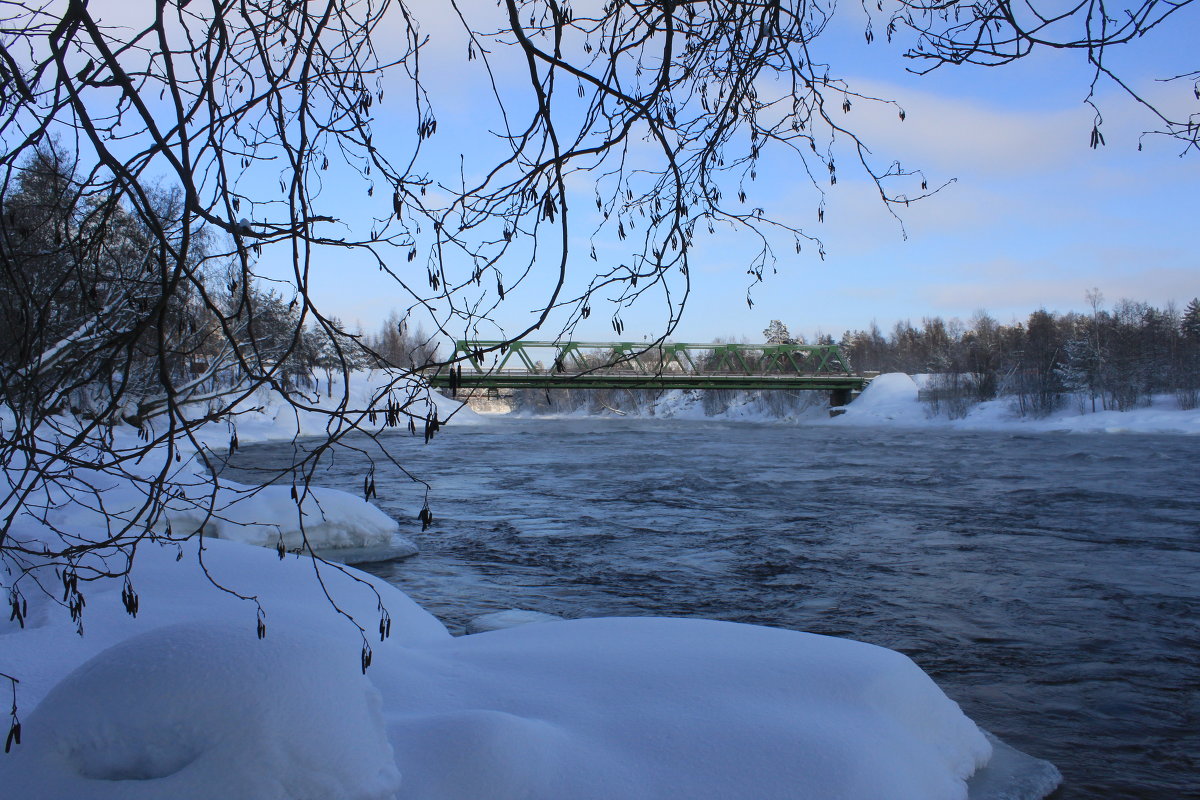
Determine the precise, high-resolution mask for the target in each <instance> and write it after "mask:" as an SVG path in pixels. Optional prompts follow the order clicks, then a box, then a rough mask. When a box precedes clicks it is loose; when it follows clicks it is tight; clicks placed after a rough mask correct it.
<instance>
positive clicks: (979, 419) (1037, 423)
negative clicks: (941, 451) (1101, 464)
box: [829, 373, 1200, 434]
mask: <svg viewBox="0 0 1200 800" xmlns="http://www.w3.org/2000/svg"><path fill="white" fill-rule="evenodd" d="M915 377H916V378H917V379H927V378H928V377H929V376H915ZM918 387H919V383H918V381H917V380H914V379H913V378H912V377H909V376H908V375H905V374H903V373H890V374H887V375H880V376H879V377H877V378H875V379H874V380H872V381H871V383H870V384H869V385H868V386H867V388H866V390H865V391H864V392H863V393H862V394H861V395H860V396H859V397H858V398H857V399H855V400H854V402H852V403H850V405H848V406H846V407H845V413H844V414H842V415H841V416H838V417H834V418H833V419H831V420H829V422H830V423H831V424H836V425H898V426H904V427H929V426H936V427H941V428H951V429H957V430H1021V431H1025V432H1037V433H1049V432H1069V433H1185V434H1200V409H1195V410H1191V411H1182V410H1180V409H1179V404H1178V403H1177V402H1176V400H1175V398H1174V397H1173V396H1170V395H1160V396H1157V397H1155V398H1153V401H1152V403H1151V405H1150V406H1149V407H1147V408H1137V409H1132V410H1130V411H1098V412H1094V413H1093V412H1090V411H1089V412H1085V411H1084V410H1082V409H1081V408H1079V406H1078V404H1072V403H1068V404H1067V406H1066V407H1064V408H1062V409H1060V410H1058V411H1056V412H1054V413H1053V414H1050V415H1048V416H1046V417H1021V416H1019V414H1018V413H1017V411H1016V410H1015V408H1014V401H1013V399H1012V398H1011V397H1005V398H1000V399H998V400H992V401H989V402H986V403H980V404H979V405H977V406H974V407H973V408H971V409H970V411H969V412H968V413H967V415H966V416H965V417H964V418H962V419H957V420H949V419H947V418H945V417H931V416H930V415H929V412H928V410H927V407H926V405H925V404H924V403H922V402H920V401H919V400H918V399H917V391H918Z"/></svg>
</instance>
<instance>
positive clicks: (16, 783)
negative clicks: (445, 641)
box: [0, 623, 400, 800]
mask: <svg viewBox="0 0 1200 800" xmlns="http://www.w3.org/2000/svg"><path fill="white" fill-rule="evenodd" d="M245 633H246V631H245V630H244V629H243V628H242V627H240V626H233V625H228V624H225V625H222V624H212V623H207V624H198V623H182V624H176V625H169V626H166V627H162V628H158V629H155V630H152V631H149V632H147V633H144V634H141V635H138V636H135V637H133V638H131V639H127V640H125V641H123V642H121V643H119V644H116V645H114V646H112V647H110V648H108V649H107V650H105V651H103V652H102V653H100V654H99V655H97V656H95V657H94V658H92V659H91V660H89V661H88V662H86V663H85V664H83V665H82V666H81V667H79V668H78V669H77V670H75V671H74V672H72V673H71V674H70V675H69V676H67V677H66V678H65V679H64V680H63V681H62V682H60V683H59V684H58V685H57V686H55V688H54V689H53V690H52V691H51V692H50V694H49V695H48V696H47V697H46V699H45V700H43V701H42V703H41V704H40V705H39V706H38V707H37V709H36V710H35V711H34V712H33V713H32V714H30V715H29V717H28V720H27V722H26V728H27V729H28V730H29V737H28V742H27V744H24V745H22V746H20V747H18V748H17V749H16V752H15V754H12V755H11V756H10V757H8V758H5V760H4V762H3V766H2V767H0V769H3V774H4V786H5V792H6V794H7V793H9V792H11V793H12V794H11V796H13V797H26V798H36V797H46V798H50V797H55V798H66V797H80V798H88V799H89V800H108V799H109V798H111V799H112V800H137V798H164V797H170V798H175V799H176V800H190V799H192V798H194V800H211V798H216V797H228V798H235V797H244V798H255V800H385V798H392V797H394V796H395V792H396V791H397V790H398V789H399V788H400V773H399V771H398V770H397V768H396V762H395V758H394V756H393V754H392V749H391V747H390V746H389V744H388V740H387V736H386V734H385V732H384V723H383V715H382V710H381V708H382V702H381V699H380V696H379V692H378V691H377V690H376V689H375V687H374V686H372V685H371V683H370V681H368V680H367V679H366V678H365V677H363V676H362V675H360V674H357V673H358V670H357V668H356V667H357V664H355V663H354V658H353V656H352V654H351V653H349V652H347V651H345V650H344V649H343V648H339V647H337V646H336V645H337V643H336V642H334V641H322V640H321V638H320V637H314V636H311V635H309V636H302V635H300V633H299V631H294V632H289V633H283V632H281V634H280V635H277V636H273V637H271V638H270V639H268V640H267V641H265V642H257V641H255V640H254V639H253V638H250V637H247V636H246V635H245Z"/></svg>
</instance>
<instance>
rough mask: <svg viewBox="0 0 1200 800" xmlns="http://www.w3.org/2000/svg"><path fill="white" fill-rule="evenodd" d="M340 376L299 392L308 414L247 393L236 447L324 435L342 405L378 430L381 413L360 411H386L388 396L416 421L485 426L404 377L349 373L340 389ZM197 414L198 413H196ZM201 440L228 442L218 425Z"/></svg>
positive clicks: (272, 397)
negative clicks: (430, 418) (435, 419)
mask: <svg viewBox="0 0 1200 800" xmlns="http://www.w3.org/2000/svg"><path fill="white" fill-rule="evenodd" d="M340 381H341V379H340V377H336V376H335V378H334V381H333V385H332V387H331V386H330V385H329V384H328V383H327V382H326V381H323V380H321V381H318V385H317V388H314V389H313V390H311V391H309V392H302V393H301V394H303V395H304V396H305V398H306V403H307V404H308V405H310V406H311V408H310V409H308V410H305V409H296V408H294V407H293V406H291V405H289V404H287V403H284V402H283V401H282V399H281V398H280V397H279V396H278V395H277V394H275V393H274V392H272V391H270V390H266V389H264V390H262V391H259V392H256V393H254V394H252V395H251V396H249V397H247V398H246V399H244V400H243V401H241V402H240V403H239V404H238V406H237V412H238V415H237V434H238V440H239V441H240V442H241V443H242V444H250V443H253V442H273V441H291V440H292V439H295V438H297V437H304V436H326V435H328V432H329V424H330V418H329V412H331V411H334V410H336V409H337V408H338V407H339V406H341V405H342V404H343V402H344V405H345V408H346V409H347V410H348V412H349V414H348V416H349V417H350V418H351V419H353V420H354V421H355V423H356V424H358V425H360V426H361V427H362V428H363V429H365V430H380V429H382V428H383V426H384V417H383V415H382V414H377V415H375V417H374V419H372V418H371V417H370V416H369V415H368V414H367V413H366V409H368V408H370V407H376V408H383V407H386V406H387V400H388V397H389V396H390V397H391V398H392V399H394V400H395V401H396V402H397V403H399V404H406V403H408V401H409V400H410V399H411V404H410V405H408V408H409V410H410V411H411V412H412V413H413V414H415V415H417V416H419V417H425V416H428V415H429V414H430V413H432V412H433V411H435V410H436V411H437V416H438V419H439V420H442V421H443V422H444V421H446V420H451V421H452V423H453V424H455V425H479V424H486V421H487V420H486V418H485V417H483V416H480V415H479V414H476V413H475V412H474V411H472V410H471V409H470V408H469V407H468V406H467V405H466V404H464V403H460V402H458V401H457V400H451V399H450V398H448V397H445V396H443V395H441V394H438V393H437V392H435V391H432V390H430V391H429V392H428V393H427V394H426V392H425V391H424V390H423V389H420V388H418V387H417V386H416V385H415V383H414V382H413V381H411V380H409V379H408V378H405V377H403V376H400V375H398V373H395V372H391V371H388V370H378V369H375V370H360V371H358V372H352V373H350V376H349V382H348V384H345V385H343V384H342V383H341V382H340ZM197 411H200V409H197ZM202 439H203V440H204V441H205V442H206V443H207V444H210V446H213V447H214V448H219V447H224V446H225V445H227V444H228V442H229V433H228V431H226V430H225V428H224V426H220V425H218V426H211V430H210V435H209V436H208V437H207V438H205V437H202Z"/></svg>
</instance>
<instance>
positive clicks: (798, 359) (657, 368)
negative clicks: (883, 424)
mask: <svg viewBox="0 0 1200 800" xmlns="http://www.w3.org/2000/svg"><path fill="white" fill-rule="evenodd" d="M453 358H454V360H455V361H457V362H458V364H459V366H457V367H442V368H440V369H439V370H438V371H437V372H435V373H433V374H428V375H427V376H426V377H427V378H428V379H429V383H430V385H431V386H434V387H436V388H448V389H450V390H451V391H453V392H457V391H458V390H460V389H461V390H472V389H587V388H592V389H733V390H759V389H791V390H825V391H830V392H833V393H836V395H837V396H841V395H843V394H844V395H845V400H843V402H845V401H846V400H849V395H850V393H851V392H857V391H861V390H862V389H863V387H864V386H865V385H866V382H867V380H868V379H867V378H864V377H863V376H862V375H856V374H855V373H854V372H853V371H852V370H851V368H850V362H849V360H848V359H847V358H846V357H845V355H843V354H842V352H841V350H840V349H839V348H838V346H837V345H803V344H694V343H677V342H668V343H663V344H658V345H653V346H650V345H646V344H645V343H641V342H533V341H516V342H509V343H505V342H502V341H484V340H460V341H456V342H455V343H454V356H453ZM836 399H837V397H835V401H836Z"/></svg>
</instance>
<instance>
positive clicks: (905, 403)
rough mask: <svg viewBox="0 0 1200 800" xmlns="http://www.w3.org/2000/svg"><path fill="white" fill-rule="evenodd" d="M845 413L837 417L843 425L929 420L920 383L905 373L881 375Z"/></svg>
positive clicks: (919, 422) (912, 423) (909, 423)
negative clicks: (918, 391)
mask: <svg viewBox="0 0 1200 800" xmlns="http://www.w3.org/2000/svg"><path fill="white" fill-rule="evenodd" d="M844 408H845V413H844V414H842V415H841V416H838V417H834V418H833V419H834V420H836V421H838V422H840V423H841V424H846V423H857V424H860V425H862V424H899V425H922V424H925V423H926V415H925V408H924V406H922V405H921V404H920V403H919V402H918V401H917V384H916V382H915V381H913V379H912V378H910V377H909V376H907V375H905V374H904V373H902V372H891V373H888V374H886V375H880V376H879V377H877V378H875V379H874V380H872V381H871V382H870V383H869V384H867V388H866V389H864V390H863V393H862V394H860V395H859V396H858V397H857V398H856V399H855V400H854V402H852V403H850V405H848V406H845V407H844Z"/></svg>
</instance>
